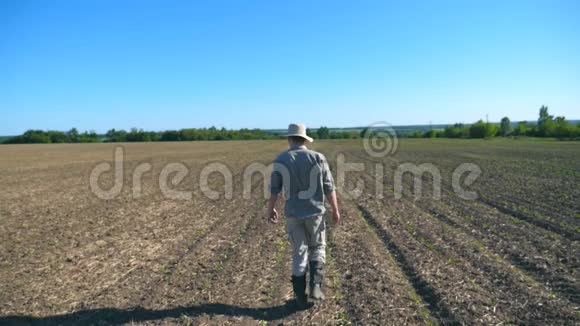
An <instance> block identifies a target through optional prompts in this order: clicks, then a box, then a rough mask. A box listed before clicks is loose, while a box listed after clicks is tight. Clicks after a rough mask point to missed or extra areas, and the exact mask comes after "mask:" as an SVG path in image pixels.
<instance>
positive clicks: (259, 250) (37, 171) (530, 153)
mask: <svg viewBox="0 0 580 326" xmlns="http://www.w3.org/2000/svg"><path fill="white" fill-rule="evenodd" d="M115 146H116V145H115V144H67V145H12V146H1V147H0V183H1V184H2V188H1V189H0V279H2V280H3V282H0V324H6V323H39V324H45V323H53V324H88V323H97V321H104V322H106V323H129V322H131V321H135V322H147V323H185V324H187V323H191V324H204V323H211V324H239V323H241V322H242V323H250V324H256V323H259V322H261V323H264V322H272V323H274V324H279V323H284V324H297V325H303V324H308V323H318V324H325V323H333V324H348V323H349V322H350V323H356V324H363V325H364V324H373V323H374V324H397V325H400V324H404V323H405V324H433V323H440V324H457V323H463V324H466V325H472V324H499V323H502V322H503V323H508V324H509V323H516V324H520V323H521V324H546V323H552V324H578V323H580V315H579V314H580V312H579V309H580V278H579V276H580V275H579V274H580V272H579V271H580V269H579V260H580V251H579V249H580V245H579V241H578V240H580V232H579V231H580V229H579V228H580V200H579V198H580V187H578V184H579V182H580V165H579V164H578V162H580V145H579V144H578V143H577V142H553V141H552V142H543V141H537V142H536V141H535V142H519V141H508V140H502V141H483V140H422V139H418V140H402V141H401V142H400V143H399V151H398V152H397V153H396V155H393V156H387V157H385V158H382V159H379V158H373V157H369V156H368V155H367V154H366V152H365V151H364V149H363V147H362V145H361V143H360V141H319V142H316V143H315V144H313V148H314V149H316V150H319V151H322V152H323V153H325V154H326V156H327V158H328V159H329V160H330V161H331V165H332V169H333V172H335V171H336V162H335V159H336V157H337V155H338V154H339V153H342V154H344V155H345V157H346V161H347V162H362V163H364V164H365V166H366V170H365V171H364V172H356V173H355V172H351V173H348V174H347V176H346V183H345V184H346V187H347V188H348V189H352V188H354V185H355V184H356V182H357V181H358V180H363V181H364V182H365V184H366V190H365V191H364V192H363V193H362V195H361V196H360V197H358V198H356V199H353V198H345V197H344V196H343V197H341V203H340V204H341V208H342V210H343V211H342V215H343V219H344V220H343V223H342V224H341V225H340V227H338V228H335V227H333V226H331V227H330V233H329V250H328V253H329V261H328V268H327V272H326V280H325V286H326V292H327V301H326V302H325V303H324V304H323V305H321V306H318V307H315V308H313V309H311V310H308V311H305V312H295V311H294V310H293V309H292V307H291V306H289V305H287V304H286V301H287V300H289V299H290V298H291V296H292V291H291V286H290V282H289V280H290V275H289V272H290V266H289V263H290V261H289V260H290V252H289V246H288V244H287V241H286V237H285V232H284V226H283V225H279V226H273V225H271V224H268V223H267V222H266V221H265V218H264V207H265V200H264V198H263V194H262V179H261V178H259V177H258V176H257V175H256V177H255V178H254V180H253V183H254V187H253V192H252V199H243V198H242V196H241V187H242V182H241V180H242V175H243V171H244V168H245V167H246V166H247V165H249V164H250V163H252V162H256V161H258V162H262V163H266V164H267V163H269V162H270V161H271V160H272V159H273V158H274V156H275V155H276V154H277V153H278V152H280V151H282V150H284V149H285V147H286V144H285V142H284V141H253V142H249V141H248V142H242V141H240V142H182V143H132V144H123V146H124V148H125V155H126V162H125V172H126V173H125V175H124V178H125V180H126V182H125V187H124V188H123V192H122V194H121V196H119V197H118V198H116V199H114V200H110V201H103V200H101V199H98V198H97V197H96V196H94V195H93V194H92V193H91V191H90V190H89V174H90V171H91V169H92V168H93V167H94V166H95V165H96V164H97V163H99V162H103V161H112V157H113V149H114V148H115ZM216 161H217V162H223V163H225V164H227V165H228V166H229V167H230V168H231V170H232V172H233V175H234V187H235V191H234V197H233V199H231V200H226V199H223V198H222V199H219V200H210V199H208V198H206V197H205V196H203V195H202V194H201V191H200V188H199V185H198V184H197V182H196V180H197V179H198V178H199V174H200V171H201V169H202V168H203V167H204V166H205V165H206V164H208V163H211V162H216ZM143 162H148V163H151V164H152V166H153V169H152V171H151V172H149V173H148V174H145V176H144V177H143V188H142V189H143V193H142V196H141V197H139V198H133V196H132V193H133V188H132V184H131V183H132V171H133V170H134V168H135V167H136V166H137V165H139V164H140V163H143ZM170 162H181V163H183V164H185V165H186V166H187V167H188V168H189V169H190V174H189V175H188V176H187V178H186V179H185V181H183V182H182V183H181V184H179V185H177V186H176V187H177V188H178V189H180V190H189V191H192V192H193V193H194V195H193V199H192V200H190V201H179V200H169V199H164V198H163V196H162V194H161V192H160V190H159V186H158V179H159V174H160V171H161V169H162V168H163V166H165V164H167V163H170ZM409 162H412V163H416V164H420V163H433V164H435V165H436V166H437V167H438V168H439V169H440V171H441V174H442V180H443V187H442V198H441V200H433V199H431V198H430V195H431V188H432V187H430V186H429V185H430V184H432V182H433V179H432V178H429V177H427V176H425V177H424V178H423V182H424V185H425V187H424V189H423V198H422V199H417V200H415V199H414V197H413V196H412V184H413V179H412V178H411V176H409V175H407V176H406V177H405V178H404V179H403V181H404V183H403V184H404V193H405V196H404V197H403V199H401V200H396V199H395V198H394V195H393V183H394V178H393V177H394V172H395V170H396V169H397V167H398V166H399V164H401V163H409ZM461 163H475V164H477V165H478V166H480V167H481V170H482V171H483V174H482V176H481V177H480V179H479V180H478V181H477V182H476V184H475V185H474V186H473V187H472V188H471V189H472V190H477V191H478V192H479V198H478V199H477V200H475V201H466V200H463V199H461V198H459V197H458V196H457V195H456V194H455V192H454V191H453V190H452V186H451V174H452V172H453V171H454V169H455V168H456V167H457V166H458V165H459V164H461ZM377 164H382V165H383V166H384V178H381V179H382V180H380V181H379V182H378V183H377V182H376V180H375V178H374V175H375V169H376V166H377ZM107 176H108V178H109V179H111V175H107ZM106 178H107V177H105V179H106ZM109 181H111V180H104V183H105V184H107V183H108V182H109ZM381 185H382V187H384V191H383V192H382V194H383V196H382V197H383V198H380V197H381V196H377V192H376V187H381ZM210 186H212V187H213V188H214V189H219V188H220V187H223V179H221V178H219V177H218V176H215V178H211V179H210Z"/></svg>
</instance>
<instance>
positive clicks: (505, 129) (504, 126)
mask: <svg viewBox="0 0 580 326" xmlns="http://www.w3.org/2000/svg"><path fill="white" fill-rule="evenodd" d="M511 131H512V122H511V121H510V118H508V117H504V118H503V119H501V127H500V132H501V135H502V136H504V137H505V136H508V135H509V134H510V133H511Z"/></svg>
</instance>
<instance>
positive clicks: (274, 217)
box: [266, 194, 278, 224]
mask: <svg viewBox="0 0 580 326" xmlns="http://www.w3.org/2000/svg"><path fill="white" fill-rule="evenodd" d="M277 200H278V194H272V195H271V196H270V199H268V208H267V209H266V212H267V213H266V215H267V217H268V221H270V223H273V224H278V211H277V210H276V201H277Z"/></svg>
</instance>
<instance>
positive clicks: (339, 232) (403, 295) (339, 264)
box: [331, 199, 438, 325]
mask: <svg viewBox="0 0 580 326" xmlns="http://www.w3.org/2000/svg"><path fill="white" fill-rule="evenodd" d="M341 203H342V205H343V213H344V215H343V221H342V223H341V225H340V227H339V228H337V229H336V230H335V232H334V234H333V237H332V241H331V248H332V255H333V259H334V261H335V265H336V273H337V274H336V275H333V276H332V279H333V282H336V283H337V286H336V287H337V288H338V291H339V293H338V294H337V295H338V300H339V302H340V303H341V305H342V307H343V309H344V312H345V313H344V317H345V319H347V318H348V319H347V320H352V322H353V323H354V324H357V325H370V324H374V325H385V324H397V325H403V324H404V325H413V324H425V323H427V324H428V323H431V322H433V321H435V320H436V319H434V318H437V317H438V316H433V314H432V313H431V312H430V311H429V309H427V306H428V304H427V303H426V302H425V301H424V300H423V298H422V297H421V296H420V295H419V294H417V291H416V289H415V288H414V286H413V284H412V281H413V280H410V279H408V278H407V277H408V275H406V273H405V272H404V271H403V270H402V269H401V266H400V265H399V264H398V263H397V262H396V261H395V259H394V258H393V252H391V251H386V250H385V248H384V246H383V244H382V242H381V240H380V238H379V237H378V236H377V234H376V232H375V231H374V228H373V227H371V226H370V225H368V224H366V223H365V220H364V218H363V217H362V216H361V213H360V211H359V210H358V208H357V207H356V206H355V205H354V204H353V203H351V202H350V201H348V200H345V199H343V200H342V201H341Z"/></svg>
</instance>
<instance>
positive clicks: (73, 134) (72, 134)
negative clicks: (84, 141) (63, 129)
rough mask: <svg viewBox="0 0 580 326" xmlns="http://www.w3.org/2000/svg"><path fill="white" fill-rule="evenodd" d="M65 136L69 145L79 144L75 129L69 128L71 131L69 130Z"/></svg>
mask: <svg viewBox="0 0 580 326" xmlns="http://www.w3.org/2000/svg"><path fill="white" fill-rule="evenodd" d="M67 136H68V142H69V143H78V142H80V136H79V131H78V130H77V128H71V130H69V131H68V132H67Z"/></svg>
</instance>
